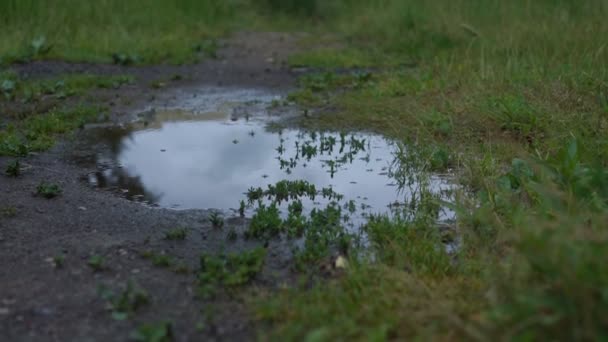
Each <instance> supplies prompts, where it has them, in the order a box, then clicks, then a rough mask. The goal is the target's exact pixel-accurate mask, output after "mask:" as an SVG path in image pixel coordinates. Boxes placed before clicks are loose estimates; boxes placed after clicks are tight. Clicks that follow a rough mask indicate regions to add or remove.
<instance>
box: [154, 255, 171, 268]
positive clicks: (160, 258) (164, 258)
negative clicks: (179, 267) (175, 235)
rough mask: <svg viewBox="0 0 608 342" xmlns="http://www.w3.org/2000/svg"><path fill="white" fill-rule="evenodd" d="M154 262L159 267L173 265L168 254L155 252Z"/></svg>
mask: <svg viewBox="0 0 608 342" xmlns="http://www.w3.org/2000/svg"><path fill="white" fill-rule="evenodd" d="M151 260H152V264H153V265H154V266H157V267H169V266H171V262H172V259H171V257H170V256H168V255H167V254H154V255H152V257H151Z"/></svg>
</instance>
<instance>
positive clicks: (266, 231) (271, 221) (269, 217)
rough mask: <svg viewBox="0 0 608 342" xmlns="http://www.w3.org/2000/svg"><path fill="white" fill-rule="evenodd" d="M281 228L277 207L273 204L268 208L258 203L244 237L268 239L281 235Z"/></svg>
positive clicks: (281, 222) (281, 223)
mask: <svg viewBox="0 0 608 342" xmlns="http://www.w3.org/2000/svg"><path fill="white" fill-rule="evenodd" d="M282 228H283V221H282V220H281V215H280V213H279V208H278V207H277V205H276V204H275V203H274V202H273V203H272V204H270V205H269V206H266V205H264V204H262V203H260V205H259V207H258V208H257V209H256V212H255V214H254V215H253V217H252V218H251V223H250V224H249V229H248V230H247V232H246V233H245V234H246V235H245V236H246V237H254V238H258V239H261V238H265V239H268V238H271V237H273V236H276V235H278V234H279V233H281V231H282Z"/></svg>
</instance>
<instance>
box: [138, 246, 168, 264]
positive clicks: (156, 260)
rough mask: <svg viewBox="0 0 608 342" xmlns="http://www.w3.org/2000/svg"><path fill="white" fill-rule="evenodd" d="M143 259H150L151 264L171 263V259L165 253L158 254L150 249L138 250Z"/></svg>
mask: <svg viewBox="0 0 608 342" xmlns="http://www.w3.org/2000/svg"><path fill="white" fill-rule="evenodd" d="M140 255H141V257H142V258H144V259H148V260H150V261H152V265H154V266H158V267H169V266H171V264H172V263H173V259H172V258H171V257H170V256H169V255H167V254H159V253H155V252H153V251H150V250H146V251H142V252H140Z"/></svg>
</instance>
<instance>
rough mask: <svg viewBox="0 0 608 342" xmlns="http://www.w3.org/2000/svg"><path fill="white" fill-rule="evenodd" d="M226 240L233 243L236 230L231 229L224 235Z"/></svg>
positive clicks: (236, 236) (235, 237)
mask: <svg viewBox="0 0 608 342" xmlns="http://www.w3.org/2000/svg"><path fill="white" fill-rule="evenodd" d="M226 238H227V239H228V240H230V241H235V240H236V239H237V238H238V235H237V233H236V230H234V229H231V230H230V231H229V232H228V234H227V235H226Z"/></svg>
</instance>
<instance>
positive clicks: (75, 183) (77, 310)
mask: <svg viewBox="0 0 608 342" xmlns="http://www.w3.org/2000/svg"><path fill="white" fill-rule="evenodd" d="M296 41H297V37H295V36H288V35H284V34H274V33H264V34H261V33H256V34H253V33H241V34H238V35H236V36H235V37H233V38H232V39H230V40H227V41H226V42H225V47H223V48H222V49H221V50H220V51H219V58H218V59H216V60H208V61H205V62H203V63H201V64H198V65H193V66H149V67H120V66H114V65H91V64H68V63H64V62H35V63H32V64H27V65H19V66H16V67H15V69H16V71H17V72H18V73H19V74H20V75H22V76H25V77H50V76H53V75H59V74H64V73H83V72H88V73H94V74H130V75H133V76H135V79H136V81H135V82H134V84H131V85H127V86H125V87H122V88H120V89H117V90H114V89H112V90H99V91H96V92H95V94H94V100H93V101H95V102H97V103H102V104H107V105H109V106H110V108H111V113H110V114H111V120H112V121H114V122H124V121H126V120H129V119H130V118H131V115H132V114H133V112H134V111H135V110H137V109H141V108H145V107H154V106H158V105H162V104H163V103H166V102H167V101H170V100H171V99H175V97H176V96H177V95H176V94H177V93H178V92H179V93H188V92H189V91H192V90H193V89H196V88H197V87H200V86H201V85H214V86H240V87H262V88H271V89H281V90H285V89H288V88H290V87H293V86H294V81H295V75H294V74H293V73H291V72H290V71H289V70H288V68H287V67H286V65H285V63H284V62H285V59H286V57H287V56H288V55H289V54H290V53H292V52H293V51H294V50H295V49H296ZM173 75H180V76H181V80H179V81H169V80H170V79H171V78H172V77H173ZM161 81H162V82H163V83H164V84H165V86H164V87H163V88H162V89H154V88H152V87H151V86H150V84H151V82H161ZM73 144H78V141H75V142H74V141H71V142H70V141H66V142H62V143H60V144H58V145H57V146H56V147H55V148H53V149H52V150H51V151H49V152H46V153H41V154H39V155H34V156H30V157H28V158H26V159H24V160H23V163H24V164H26V165H27V167H28V169H27V170H26V171H25V172H24V174H23V175H22V176H21V177H19V178H16V179H15V178H8V177H4V176H0V208H3V210H4V212H3V213H2V215H1V216H0V260H2V268H1V269H0V336H2V338H1V339H3V340H6V341H120V340H128V337H129V334H130V332H132V331H133V330H134V329H135V328H136V327H137V326H139V325H140V323H144V322H158V321H171V322H173V331H174V335H175V339H176V340H178V341H191V340H203V339H205V340H215V339H217V340H250V339H253V338H254V337H255V331H256V329H255V328H256V327H255V326H254V325H253V324H252V323H251V321H250V320H249V315H248V313H247V311H246V309H245V306H244V305H243V298H244V297H245V296H246V295H245V292H246V291H245V292H243V293H237V294H235V295H234V296H232V297H228V296H226V295H221V296H219V298H216V299H214V300H211V301H209V300H201V299H197V297H196V295H195V292H196V289H195V284H196V276H195V275H194V274H177V273H175V272H173V271H172V270H171V269H170V268H161V267H155V266H153V265H152V263H151V262H150V260H148V259H145V258H142V257H141V253H142V252H145V251H153V252H154V253H157V254H162V253H165V254H167V255H170V256H172V257H173V258H174V259H175V260H178V261H179V263H183V264H184V265H187V266H188V268H189V269H195V268H197V267H198V263H199V259H198V258H199V255H200V253H201V252H202V251H204V252H207V253H214V252H218V251H220V250H221V249H222V248H223V249H224V250H227V251H238V250H243V249H249V248H252V247H254V246H256V244H259V242H254V241H247V240H245V239H243V238H242V232H243V229H244V228H245V224H246V222H244V221H243V220H241V219H232V220H230V221H228V222H227V225H228V226H230V227H234V228H235V230H236V231H237V233H238V235H239V238H238V239H237V240H236V241H234V242H227V239H226V232H227V231H228V229H226V228H224V229H223V230H219V229H215V228H213V227H212V226H211V224H210V223H209V220H208V212H206V211H202V210H189V211H171V210H164V209H153V208H148V207H145V206H142V205H140V204H137V203H133V202H129V201H127V200H125V199H123V198H121V197H120V196H116V195H114V194H112V193H110V192H107V191H100V190H95V189H92V188H90V187H88V186H87V185H86V184H85V182H83V181H81V180H80V179H81V177H82V176H83V174H86V173H87V172H88V171H90V170H87V169H86V168H83V167H82V166H79V165H76V164H75V163H73V162H72V161H71V160H70V159H69V158H67V157H66V155H67V154H68V152H70V150H71V146H73ZM9 160H10V159H9V158H3V157H0V165H1V166H2V169H4V167H5V165H6V164H7V163H8V162H9ZM41 181H49V182H55V183H58V184H60V185H61V188H62V189H63V193H62V194H61V195H60V196H59V197H57V198H54V199H51V200H47V199H44V198H41V197H36V196H33V192H34V191H35V188H36V186H37V185H38V184H39V183H40V182H41ZM202 191H204V190H202ZM176 227H186V228H187V229H188V236H187V238H186V239H185V240H184V241H168V240H165V239H164V233H165V232H166V231H167V230H169V229H172V228H176ZM284 250H285V249H284V248H282V246H281V243H280V242H271V243H270V245H269V246H268V257H267V258H266V263H265V266H264V270H263V272H262V273H261V274H260V275H259V276H258V277H256V280H255V282H254V286H253V288H255V287H266V288H268V287H269V288H272V287H273V286H276V284H277V283H279V281H277V279H276V277H283V279H284V277H285V276H287V275H288V272H289V271H288V267H287V265H288V262H289V259H288V256H287V254H286V253H284V252H283V251H284ZM60 255H63V256H64V257H65V260H64V262H63V266H62V267H60V268H56V267H54V265H53V264H54V263H53V257H55V256H60ZM92 255H99V256H102V257H103V258H104V259H105V262H104V264H105V265H106V266H107V269H105V270H103V271H100V272H94V271H93V270H92V268H91V267H90V266H89V265H88V260H89V258H90V257H91V256H92ZM129 280H133V281H134V282H135V283H137V284H139V285H140V286H141V287H142V288H144V289H145V290H146V291H147V292H148V293H149V298H150V301H151V302H150V303H149V304H148V305H147V306H145V307H143V308H142V309H141V310H138V311H137V313H136V314H135V315H133V317H132V318H129V319H127V320H115V319H113V318H112V317H111V313H110V311H109V310H108V309H107V301H106V300H104V299H102V297H101V296H100V294H99V290H98V287H99V286H100V285H103V286H105V287H107V288H109V289H113V290H119V289H122V288H124V287H125V286H126V284H127V283H128V281H129ZM247 291H249V290H247ZM210 313H212V314H210Z"/></svg>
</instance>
